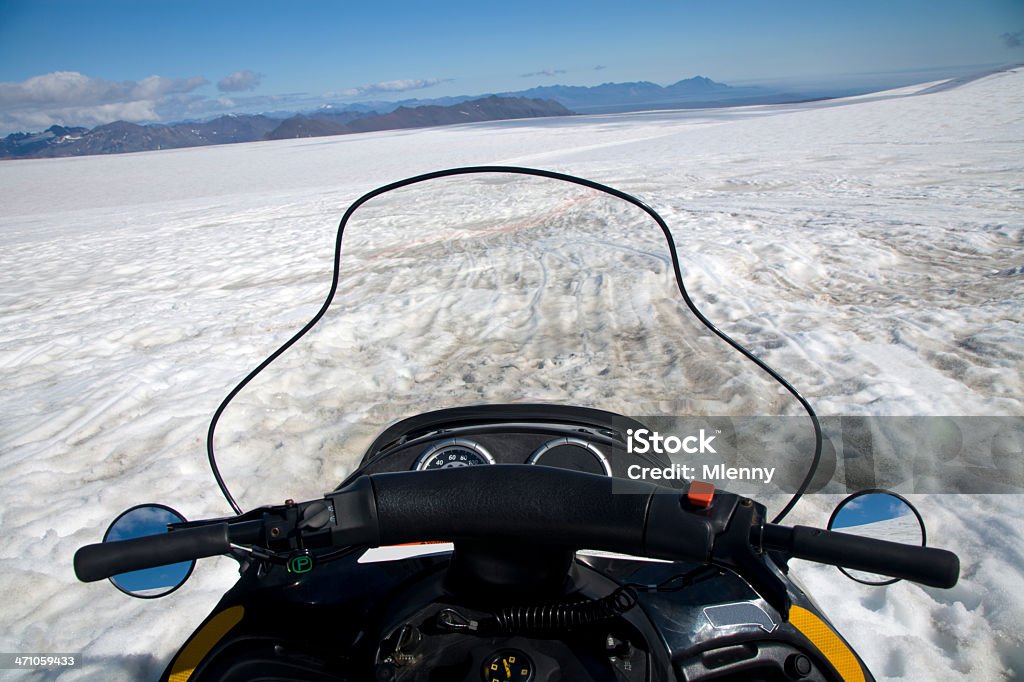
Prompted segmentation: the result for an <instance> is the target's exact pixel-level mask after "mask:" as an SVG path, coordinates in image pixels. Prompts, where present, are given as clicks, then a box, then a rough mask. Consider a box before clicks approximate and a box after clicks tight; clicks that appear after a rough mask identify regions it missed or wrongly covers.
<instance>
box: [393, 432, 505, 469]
mask: <svg viewBox="0 0 1024 682" xmlns="http://www.w3.org/2000/svg"><path fill="white" fill-rule="evenodd" d="M480 464H494V458H493V457H491V453H489V452H487V450H485V449H484V448H483V446H482V445H480V444H479V443H475V442H473V441H471V440H465V439H463V438H451V439H449V440H444V441H441V442H440V443H435V444H434V445H431V446H430V447H429V448H427V449H426V450H424V451H423V454H422V455H420V456H419V459H417V460H416V464H415V465H414V466H413V468H414V469H415V470H416V471H427V470H429V469H452V468H455V467H471V466H477V465H480Z"/></svg>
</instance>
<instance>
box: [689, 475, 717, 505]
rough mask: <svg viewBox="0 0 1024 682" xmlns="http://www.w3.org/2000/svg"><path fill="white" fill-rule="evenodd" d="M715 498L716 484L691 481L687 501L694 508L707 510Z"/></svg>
mask: <svg viewBox="0 0 1024 682" xmlns="http://www.w3.org/2000/svg"><path fill="white" fill-rule="evenodd" d="M714 496H715V484H714V483H708V482H707V481H690V489H689V490H688V491H686V499H687V500H688V501H689V502H690V504H692V505H693V506H694V507H700V508H701V509H707V508H708V507H710V506H711V499H712V498H713V497H714Z"/></svg>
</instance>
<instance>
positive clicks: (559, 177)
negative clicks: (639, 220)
mask: <svg viewBox="0 0 1024 682" xmlns="http://www.w3.org/2000/svg"><path fill="white" fill-rule="evenodd" d="M484 173H492V174H500V173H504V174H514V175H527V176H534V177H540V178H547V179H550V180H556V181H562V182H568V183H572V184H575V185H579V186H582V187H587V188H590V189H592V190H596V191H598V192H603V193H605V194H609V195H611V196H613V197H615V198H618V199H621V200H623V201H625V202H628V203H630V204H632V205H633V206H636V207H637V208H639V209H641V210H642V211H643V212H645V213H646V214H647V215H648V216H649V217H650V218H651V219H652V220H654V222H655V223H657V225H658V227H659V228H660V229H661V231H662V234H663V236H664V238H665V242H666V245H667V246H668V251H669V255H670V259H671V263H672V271H673V275H674V277H675V282H676V288H677V289H678V291H679V293H680V295H681V296H682V298H683V302H684V303H685V304H686V307H687V308H688V309H689V311H690V312H691V313H692V314H693V315H694V316H695V317H696V318H697V319H698V320H699V321H700V323H701V324H702V325H704V326H705V327H706V328H707V329H708V330H710V331H711V332H712V333H714V334H715V335H716V336H718V337H719V338H720V339H721V340H723V341H725V342H726V343H727V344H728V345H729V346H731V347H732V348H733V349H734V350H736V351H737V352H738V353H740V354H741V355H742V356H743V357H745V358H746V359H747V360H749V361H750V362H752V363H754V364H755V365H756V366H757V367H758V368H759V369H761V370H762V371H763V372H765V373H766V374H767V375H768V376H769V377H770V378H772V379H773V380H775V381H776V382H778V383H779V384H780V385H781V386H782V387H783V388H785V389H786V391H787V392H789V393H790V394H791V395H792V396H793V398H794V399H796V401H797V402H798V403H799V404H800V406H801V407H802V408H803V409H804V411H805V412H806V413H807V416H808V417H810V420H811V424H812V426H813V429H814V452H813V454H812V456H811V458H810V463H809V466H808V469H807V473H806V474H805V475H804V478H803V480H802V481H801V483H800V486H799V487H798V488H797V490H796V492H795V493H794V494H793V495H792V497H791V498H790V499H789V501H788V502H787V503H786V505H785V506H784V507H783V508H782V510H781V511H780V512H779V513H778V514H777V515H776V516H775V518H773V519H772V523H779V522H781V521H782V520H783V519H784V518H785V516H786V515H787V514H788V513H789V512H790V511H791V510H792V509H793V507H794V506H795V505H796V503H797V502H798V501H799V499H800V498H801V496H802V495H803V494H804V492H805V491H806V490H807V488H808V487H809V486H810V484H811V481H812V479H813V478H814V474H815V472H816V471H817V468H818V463H819V461H820V459H821V451H822V431H821V424H820V423H819V421H818V417H817V414H816V413H815V411H814V408H813V407H811V405H810V403H809V402H808V401H807V400H806V399H805V398H804V397H803V396H802V395H801V394H800V392H799V391H797V390H796V388H795V387H794V386H793V385H792V384H790V383H789V381H787V380H786V379H785V378H784V377H783V376H782V375H781V374H779V373H778V372H777V371H776V370H775V369H773V368H772V367H770V366H769V365H768V364H767V363H765V362H764V361H763V360H761V359H760V358H759V357H757V356H756V355H754V353H753V352H751V351H750V350H748V349H747V348H746V347H744V346H743V345H741V344H740V343H739V342H737V341H736V340H735V339H733V338H732V337H730V336H729V335H728V334H726V333H725V332H723V331H722V330H721V329H719V328H718V327H717V326H715V325H714V324H713V323H712V322H711V320H709V319H708V318H707V317H706V316H705V315H704V314H703V313H702V312H701V311H700V309H699V308H698V307H697V305H696V304H695V303H694V301H693V299H692V298H691V297H690V294H689V291H688V290H687V288H686V284H685V282H684V279H683V274H682V267H681V265H680V262H679V252H678V249H677V247H676V243H675V239H674V237H673V235H672V231H671V230H670V229H669V227H668V224H667V223H666V222H665V219H664V218H662V217H661V216H660V215H659V214H658V212H657V211H655V210H654V209H653V208H651V207H650V206H648V205H647V204H646V203H644V202H643V201H641V200H640V199H638V198H637V197H635V196H633V195H631V194H628V193H627V192H623V191H621V190H618V189H615V188H614V187H610V186H608V185H604V184H602V183H599V182H595V181H593V180H588V179H586V178H580V177H577V176H574V175H569V174H566V173H559V172H556V171H549V170H543V169H538V168H527V167H521V166H464V167H458V168H449V169H445V170H439V171H433V172H430V173H424V174H421V175H415V176H412V177H408V178H405V179H403V180H398V181H396V182H392V183H389V184H387V185H383V186H381V187H378V188H376V189H374V190H371V191H369V192H367V193H366V194H364V195H362V196H361V197H359V198H358V199H356V200H355V201H354V202H353V203H352V204H351V205H350V206H349V207H348V209H347V210H346V211H345V213H344V215H343V216H342V218H341V222H340V223H339V225H338V231H337V235H336V237H335V243H334V264H333V274H332V276H331V286H330V289H329V291H328V293H327V297H326V298H325V300H324V303H323V305H322V306H321V307H320V309H319V310H318V311H317V312H316V314H315V315H314V316H313V317H312V319H310V321H309V322H307V323H306V324H305V325H304V326H303V327H302V328H301V329H300V330H299V331H298V332H296V333H295V334H294V335H293V336H292V337H291V338H289V339H288V340H287V341H285V342H284V343H283V344H282V345H281V346H280V347H279V348H278V349H277V350H275V351H274V352H273V353H271V354H270V355H269V356H267V358H266V359H264V360H263V361H262V362H261V363H260V364H259V365H257V366H256V367H255V368H254V369H253V370H252V371H250V372H249V373H248V374H247V375H246V376H245V377H244V378H243V379H242V380H241V381H240V382H239V383H238V384H237V385H236V386H235V387H234V388H233V389H232V390H231V391H230V392H229V393H228V394H227V396H226V397H225V398H224V400H222V401H221V403H220V405H219V406H218V407H217V409H216V411H215V412H214V414H213V417H212V418H211V420H210V426H209V429H208V430H207V435H206V453H207V459H208V461H209V464H210V469H211V471H212V473H213V476H214V479H215V480H216V481H217V486H218V487H219V488H220V491H221V493H222V494H223V495H224V498H225V500H227V502H228V504H229V505H230V507H231V509H232V510H233V511H234V513H235V514H236V515H241V514H242V513H243V512H242V508H241V506H239V504H238V502H237V501H236V500H235V498H234V496H233V495H232V494H231V492H230V490H229V489H228V486H227V484H226V482H225V481H224V478H223V476H222V475H221V472H220V468H219V467H218V465H217V458H216V454H215V452H214V445H213V443H214V435H215V432H216V429H217V423H218V422H219V420H220V418H221V416H222V415H223V413H224V411H225V410H226V409H227V407H228V405H229V404H230V403H231V401H232V400H233V399H234V398H235V396H237V395H238V394H239V393H240V392H241V391H242V389H244V388H245V387H246V386H247V385H248V384H249V383H250V382H251V381H252V380H253V379H254V378H256V376H257V375H259V374H260V373H261V372H262V371H263V370H264V369H266V368H267V367H268V366H269V365H270V364H271V363H272V362H274V360H276V359H277V358H278V357H280V356H281V355H282V354H283V353H284V352H285V351H287V350H288V349H289V348H291V347H292V346H293V345H295V343H296V342H298V341H299V340H300V339H301V338H302V337H303V336H305V335H306V334H307V332H309V331H310V330H311V329H313V327H315V326H316V325H317V323H318V322H320V320H321V319H322V318H323V317H324V316H325V315H326V314H327V311H328V310H329V309H330V307H331V304H332V302H333V301H334V297H335V294H336V293H337V291H338V282H339V278H340V273H341V253H342V251H341V247H342V242H343V238H344V234H345V228H346V226H347V225H348V223H349V220H350V219H351V218H352V216H353V215H354V214H355V213H356V211H357V210H359V208H360V207H361V206H363V205H364V204H365V203H367V202H368V201H370V200H371V199H373V198H375V197H378V196H380V195H382V194H386V193H388V192H391V191H393V190H397V189H401V188H403V187H408V186H410V185H415V184H418V183H423V182H428V181H430V180H436V179H439V178H448V177H454V176H460V175H473V174H484Z"/></svg>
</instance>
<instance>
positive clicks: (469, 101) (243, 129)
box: [0, 76, 801, 159]
mask: <svg viewBox="0 0 1024 682" xmlns="http://www.w3.org/2000/svg"><path fill="white" fill-rule="evenodd" d="M799 99H801V97H800V96H799V95H794V94H791V93H784V92H777V91H771V90H766V89H763V88H755V87H733V86H729V85H725V84H724V83H718V82H715V81H713V80H711V79H709V78H705V77H703V76H695V77H693V78H688V79H684V80H681V81H678V82H676V83H673V84H672V85H668V86H660V85H657V84H656V83H651V82H647V81H639V82H631V83H604V84H602V85H597V86H592V87H584V86H566V85H551V86H543V87H537V88H531V89H529V90H521V91H518V92H506V93H499V94H492V95H489V96H485V97H479V96H478V97H470V96H464V97H444V98H438V99H434V100H419V99H413V100H405V101H400V102H361V103H355V104H346V105H333V104H326V105H324V106H322V107H320V108H319V109H317V110H316V111H312V112H306V113H284V114H281V113H276V114H231V115H226V116H220V117H218V118H215V119H213V120H209V121H188V122H181V123H172V124H148V125H140V124H136V123H128V122H126V121H115V122H113V123H108V124H105V125H101V126H97V127H95V128H92V129H88V128H83V127H71V126H59V125H55V126H51V127H50V128H47V129H46V130H45V131H42V132H38V133H13V134H11V135H8V136H7V137H5V138H3V139H0V159H22V158H45V157H60V156H81V155H88V154H119V153H125V152H140V151H152V150H158V149H176V148H181V147H197V146H204V145H211V144H231V143H237V142H254V141H258V140H280V139H291V138H301V137H322V136H328V135H346V134H351V133H361V132H369V131H377V130H392V129H399V128H422V127H429V126H440V125H452V124H457V123H472V122H480V121H494V120H503V119H516V118H532V117H540V116H567V115H571V114H574V113H598V112H605V113H611V112H624V111H637V110H642V109H652V108H696V107H721V106H736V105H741V104H767V103H781V102H791V101H796V100H799Z"/></svg>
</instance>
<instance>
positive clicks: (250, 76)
mask: <svg viewBox="0 0 1024 682" xmlns="http://www.w3.org/2000/svg"><path fill="white" fill-rule="evenodd" d="M262 80H263V74H261V73H256V72H255V71H249V70H248V69H246V70H244V71H235V72H234V73H232V74H229V75H227V76H225V77H224V78H221V79H220V80H219V81H217V89H218V90H220V91H221V92H245V91H247V90H255V89H256V87H257V86H259V84H260V82H261V81H262Z"/></svg>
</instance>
